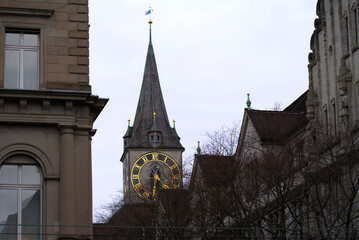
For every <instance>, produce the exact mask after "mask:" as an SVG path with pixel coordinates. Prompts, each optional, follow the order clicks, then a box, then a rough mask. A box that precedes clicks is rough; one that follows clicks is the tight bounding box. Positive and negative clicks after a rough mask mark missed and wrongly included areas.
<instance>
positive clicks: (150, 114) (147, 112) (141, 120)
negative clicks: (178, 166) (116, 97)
mask: <svg viewBox="0 0 359 240" xmlns="http://www.w3.org/2000/svg"><path fill="white" fill-rule="evenodd" d="M149 24H150V30H149V33H150V35H149V44H148V50H147V57H146V64H145V71H144V74H143V81H142V87H141V92H140V97H139V100H138V105H137V111H136V116H135V120H134V123H133V127H132V131H131V137H130V139H129V141H128V142H127V146H126V148H128V149H129V148H153V147H154V145H153V144H151V139H150V135H149V134H150V133H153V132H155V133H156V134H157V135H156V141H157V140H159V141H160V143H159V144H156V147H158V148H168V149H183V147H182V145H181V143H180V141H179V137H178V136H177V133H176V132H174V130H173V129H172V128H171V126H170V124H169V121H168V117H167V111H166V106H165V103H164V100H163V96H162V91H161V86H160V81H159V77H158V72H157V66H156V60H155V55H154V51H153V45H152V36H151V31H152V29H151V24H152V21H151V20H150V21H149ZM158 135H160V138H159V139H158V138H157V136H158Z"/></svg>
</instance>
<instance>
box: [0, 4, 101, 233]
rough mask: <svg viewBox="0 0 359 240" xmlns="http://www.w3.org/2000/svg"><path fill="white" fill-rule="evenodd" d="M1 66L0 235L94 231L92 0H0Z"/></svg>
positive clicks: (97, 102)
mask: <svg viewBox="0 0 359 240" xmlns="http://www.w3.org/2000/svg"><path fill="white" fill-rule="evenodd" d="M0 72H1V74H0V199H1V201H0V239H22V238H24V237H26V238H28V239H58V238H73V239H75V238H80V237H81V238H91V236H92V228H91V227H90V226H91V225H92V173H91V171H92V169H91V138H92V137H93V136H94V134H95V132H96V130H95V129H93V123H94V121H95V120H96V118H97V117H98V115H99V114H100V112H101V111H102V109H103V108H104V106H105V105H106V103H107V101H108V99H102V98H99V97H98V96H95V95H92V92H91V86H90V84H89V21H88V1H87V0H57V1H42V0H33V1H25V0H24V1H22V0H19V1H12V0H4V1H1V2H0ZM77 226H89V227H77Z"/></svg>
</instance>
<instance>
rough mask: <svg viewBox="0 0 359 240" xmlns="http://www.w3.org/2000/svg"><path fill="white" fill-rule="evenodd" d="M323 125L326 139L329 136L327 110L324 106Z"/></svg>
mask: <svg viewBox="0 0 359 240" xmlns="http://www.w3.org/2000/svg"><path fill="white" fill-rule="evenodd" d="M323 109H324V121H325V122H324V123H325V134H326V136H327V137H328V136H329V117H328V109H327V105H324V107H323Z"/></svg>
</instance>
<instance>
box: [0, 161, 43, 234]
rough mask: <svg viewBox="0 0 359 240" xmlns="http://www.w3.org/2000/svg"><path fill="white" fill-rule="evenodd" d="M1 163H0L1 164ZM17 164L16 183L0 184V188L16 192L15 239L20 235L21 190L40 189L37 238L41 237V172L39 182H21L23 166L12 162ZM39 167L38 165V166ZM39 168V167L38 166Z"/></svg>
mask: <svg viewBox="0 0 359 240" xmlns="http://www.w3.org/2000/svg"><path fill="white" fill-rule="evenodd" d="M3 165H8V164H3ZM3 165H0V167H1V166H3ZM14 165H16V166H17V182H18V183H17V184H0V189H5V190H16V192H17V222H18V226H17V240H21V237H22V231H21V230H22V224H21V223H22V213H21V210H22V190H24V189H25V190H40V213H39V214H40V223H39V224H40V236H39V239H40V240H41V239H42V235H41V233H42V191H43V190H42V189H43V187H42V185H43V176H42V173H41V174H40V180H41V181H40V184H24V183H22V179H21V176H22V174H21V173H22V172H21V171H22V166H24V165H23V164H14ZM33 166H37V165H33ZM38 167H39V166H38ZM39 168H40V167H39Z"/></svg>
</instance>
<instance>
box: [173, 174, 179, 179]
mask: <svg viewBox="0 0 359 240" xmlns="http://www.w3.org/2000/svg"><path fill="white" fill-rule="evenodd" d="M180 179H181V175H180V174H177V175H174V176H173V180H180Z"/></svg>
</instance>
